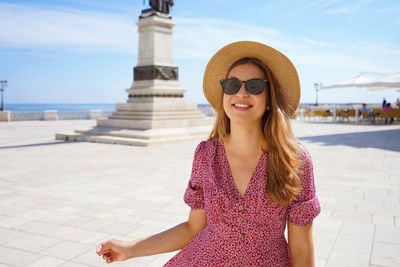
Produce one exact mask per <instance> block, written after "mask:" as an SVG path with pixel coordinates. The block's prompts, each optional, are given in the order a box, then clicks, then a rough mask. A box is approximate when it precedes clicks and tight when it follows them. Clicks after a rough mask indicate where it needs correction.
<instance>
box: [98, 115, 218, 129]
mask: <svg viewBox="0 0 400 267" xmlns="http://www.w3.org/2000/svg"><path fill="white" fill-rule="evenodd" d="M214 121H215V117H204V116H203V117H200V118H189V119H172V120H171V119H164V120H150V119H149V120H143V119H141V120H130V119H125V118H124V119H121V118H119V119H116V118H111V119H98V120H97V126H98V127H113V128H121V129H134V130H149V129H156V130H161V129H165V128H166V129H168V128H169V129H171V128H191V127H197V126H206V125H208V126H210V127H212V126H211V125H213V123H214Z"/></svg>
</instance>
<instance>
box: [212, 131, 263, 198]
mask: <svg viewBox="0 0 400 267" xmlns="http://www.w3.org/2000/svg"><path fill="white" fill-rule="evenodd" d="M217 142H218V144H219V145H220V146H221V147H222V156H223V162H224V163H223V164H224V165H225V167H226V169H227V171H228V176H229V177H228V180H229V183H230V185H231V186H232V187H233V189H234V191H235V194H236V195H237V196H238V197H239V198H240V199H243V198H245V197H246V195H247V194H248V192H249V191H250V189H251V185H252V184H253V183H254V182H253V181H254V180H255V178H254V175H255V173H256V171H257V169H258V168H259V166H260V164H261V161H262V159H263V158H264V154H265V151H263V152H262V153H261V156H260V158H259V159H258V162H257V166H256V167H255V168H254V170H253V173H252V174H251V177H250V181H249V183H248V184H247V187H246V190H245V191H244V193H243V195H241V194H240V192H239V189H238V187H237V186H236V184H235V180H234V179H233V175H232V171H231V167H230V165H229V162H228V156H227V154H226V150H225V146H224V143H223V141H222V140H220V139H217Z"/></svg>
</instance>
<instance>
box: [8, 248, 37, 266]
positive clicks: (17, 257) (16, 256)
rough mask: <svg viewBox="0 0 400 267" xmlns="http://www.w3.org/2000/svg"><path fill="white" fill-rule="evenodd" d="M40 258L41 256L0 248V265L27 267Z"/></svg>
mask: <svg viewBox="0 0 400 267" xmlns="http://www.w3.org/2000/svg"><path fill="white" fill-rule="evenodd" d="M39 257H40V256H39V255H38V254H36V253H31V252H26V251H22V250H20V249H15V248H9V247H5V246H0V264H9V265H11V266H26V265H27V264H29V263H32V262H34V261H36V260H37V259H38V258H39Z"/></svg>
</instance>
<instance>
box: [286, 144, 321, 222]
mask: <svg viewBox="0 0 400 267" xmlns="http://www.w3.org/2000/svg"><path fill="white" fill-rule="evenodd" d="M300 147H301V149H302V150H303V155H304V158H303V159H304V163H303V164H304V165H303V167H302V168H301V171H302V173H301V174H300V185H301V191H300V193H299V194H298V195H297V196H296V198H295V200H293V201H292V202H291V203H290V204H289V206H288V209H287V211H286V218H287V219H289V220H290V221H291V222H293V223H294V224H297V225H307V224H310V223H311V222H312V221H313V219H314V218H315V217H316V216H317V215H318V214H319V213H320V211H321V207H320V204H319V201H318V198H317V196H316V192H315V184H314V171H313V164H312V160H311V156H310V153H309V152H308V151H307V149H306V148H305V147H304V146H303V145H300Z"/></svg>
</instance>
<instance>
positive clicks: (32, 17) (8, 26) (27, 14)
mask: <svg viewBox="0 0 400 267" xmlns="http://www.w3.org/2000/svg"><path fill="white" fill-rule="evenodd" d="M0 47H3V48H35V49H39V50H42V49H49V48H51V49H67V50H77V49H78V50H79V49H84V50H87V49H88V48H89V49H90V50H112V51H119V52H128V53H132V51H134V52H135V53H136V50H133V49H132V47H137V34H136V28H135V27H134V21H129V20H127V19H125V20H124V19H123V18H122V19H121V18H120V17H118V16H116V15H106V14H104V13H96V12H83V11H79V10H51V9H41V8H33V7H25V6H21V5H13V4H4V3H0Z"/></svg>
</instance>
